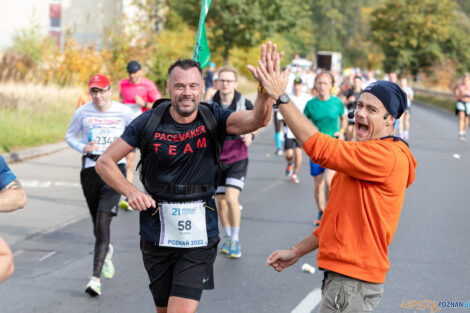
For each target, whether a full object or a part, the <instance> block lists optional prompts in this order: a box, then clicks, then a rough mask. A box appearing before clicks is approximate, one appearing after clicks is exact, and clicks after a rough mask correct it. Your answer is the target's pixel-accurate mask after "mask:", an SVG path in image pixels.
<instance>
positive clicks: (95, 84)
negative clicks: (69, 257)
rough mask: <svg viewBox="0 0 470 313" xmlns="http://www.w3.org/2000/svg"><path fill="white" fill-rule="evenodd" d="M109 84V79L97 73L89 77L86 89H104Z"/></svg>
mask: <svg viewBox="0 0 470 313" xmlns="http://www.w3.org/2000/svg"><path fill="white" fill-rule="evenodd" d="M108 86H109V79H108V77H106V76H104V75H101V74H97V75H93V77H92V78H90V82H89V83H88V89H91V88H99V89H106V88H108Z"/></svg>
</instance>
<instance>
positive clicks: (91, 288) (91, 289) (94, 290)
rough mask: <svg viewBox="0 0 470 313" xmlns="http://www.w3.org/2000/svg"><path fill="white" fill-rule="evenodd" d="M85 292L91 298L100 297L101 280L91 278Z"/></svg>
mask: <svg viewBox="0 0 470 313" xmlns="http://www.w3.org/2000/svg"><path fill="white" fill-rule="evenodd" d="M85 292H86V293H87V294H89V295H90V296H92V297H96V296H101V280H100V279H99V278H98V277H95V276H92V277H91V278H90V281H89V282H88V284H87V285H86V289H85Z"/></svg>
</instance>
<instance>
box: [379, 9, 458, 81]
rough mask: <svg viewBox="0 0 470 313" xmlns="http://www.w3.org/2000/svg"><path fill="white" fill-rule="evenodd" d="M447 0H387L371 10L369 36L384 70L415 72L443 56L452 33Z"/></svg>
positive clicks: (450, 11)
mask: <svg viewBox="0 0 470 313" xmlns="http://www.w3.org/2000/svg"><path fill="white" fill-rule="evenodd" d="M453 10H454V2H453V1H451V0H391V1H388V2H386V3H385V4H383V5H382V6H381V7H379V8H377V9H376V10H375V11H374V12H373V13H372V15H373V16H372V20H371V32H372V33H371V37H372V40H373V41H374V42H375V43H377V45H379V46H380V47H381V48H382V51H383V53H384V54H385V60H384V69H385V70H386V71H392V70H399V71H401V72H404V71H410V72H411V73H412V74H416V73H418V71H419V70H420V69H425V68H429V67H431V66H432V65H434V64H436V62H443V61H444V60H445V59H446V54H448V53H449V51H446V47H452V45H451V44H449V39H450V37H451V36H452V34H453V33H454V30H455V25H454V19H455V18H456V17H455V14H454V11H453Z"/></svg>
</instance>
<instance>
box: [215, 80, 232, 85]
mask: <svg viewBox="0 0 470 313" xmlns="http://www.w3.org/2000/svg"><path fill="white" fill-rule="evenodd" d="M217 81H218V82H220V83H221V84H225V83H227V84H231V83H234V82H236V80H228V79H218V80H217Z"/></svg>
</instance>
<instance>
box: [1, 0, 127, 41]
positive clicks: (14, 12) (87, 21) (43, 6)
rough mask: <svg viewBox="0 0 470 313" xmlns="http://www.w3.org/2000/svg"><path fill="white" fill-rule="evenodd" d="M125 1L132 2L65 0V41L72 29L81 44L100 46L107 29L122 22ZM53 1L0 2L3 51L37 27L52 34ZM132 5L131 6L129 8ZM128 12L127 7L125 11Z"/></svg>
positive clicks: (116, 0) (63, 18)
mask: <svg viewBox="0 0 470 313" xmlns="http://www.w3.org/2000/svg"><path fill="white" fill-rule="evenodd" d="M123 1H127V2H129V0H62V1H61V4H62V16H61V29H62V38H63V35H64V34H65V31H66V30H67V29H69V30H70V31H71V34H72V36H73V37H75V38H76V39H77V40H78V41H79V42H80V43H90V42H94V43H96V44H98V45H99V43H100V41H101V39H102V36H103V29H104V27H105V26H108V27H109V26H111V25H113V23H114V21H115V20H118V19H120V18H121V14H122V12H123V7H124V5H123ZM50 3H51V0H0V21H1V22H0V50H1V49H4V48H6V47H7V46H9V45H10V44H11V40H12V37H13V35H14V34H15V32H17V31H19V30H21V29H25V28H30V27H31V26H32V24H33V23H35V24H38V25H39V26H40V29H41V33H42V34H44V35H47V34H48V32H49V26H50V19H49V4H50ZM126 5H129V4H126ZM126 9H128V7H127V8H126Z"/></svg>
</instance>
